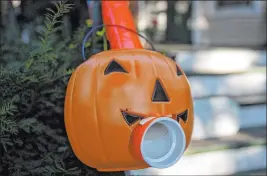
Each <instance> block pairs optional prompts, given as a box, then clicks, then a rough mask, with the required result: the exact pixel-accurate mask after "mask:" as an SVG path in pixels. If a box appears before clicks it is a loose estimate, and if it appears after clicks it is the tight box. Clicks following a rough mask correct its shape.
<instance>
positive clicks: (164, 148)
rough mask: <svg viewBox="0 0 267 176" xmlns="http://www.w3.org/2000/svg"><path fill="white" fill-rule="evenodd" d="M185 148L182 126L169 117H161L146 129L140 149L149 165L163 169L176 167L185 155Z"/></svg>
mask: <svg viewBox="0 0 267 176" xmlns="http://www.w3.org/2000/svg"><path fill="white" fill-rule="evenodd" d="M185 146H186V138H185V134H184V131H183V129H182V127H181V125H180V124H179V123H178V122H177V121H175V120H173V119H171V118H169V117H160V118H156V119H155V120H153V121H152V122H151V123H150V124H149V125H148V127H147V128H146V130H145V132H144V134H143V136H142V140H141V146H140V148H141V154H142V157H143V158H144V160H145V162H146V163H147V164H148V165H150V166H151V167H154V168H161V169H162V168H167V167H170V166H172V165H174V164H175V163H176V162H177V161H178V160H179V159H180V158H181V156H182V155H183V153H184V150H185Z"/></svg>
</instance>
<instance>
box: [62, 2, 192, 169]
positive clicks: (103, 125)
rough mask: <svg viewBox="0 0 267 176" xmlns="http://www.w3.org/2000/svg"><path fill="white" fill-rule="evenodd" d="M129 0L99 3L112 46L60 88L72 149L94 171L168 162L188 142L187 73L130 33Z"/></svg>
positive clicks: (174, 159)
mask: <svg viewBox="0 0 267 176" xmlns="http://www.w3.org/2000/svg"><path fill="white" fill-rule="evenodd" d="M128 5H129V3H128V1H102V13H103V14H102V16H103V22H104V24H106V25H107V27H106V32H107V38H108V40H109V42H110V46H111V50H108V51H103V52H101V53H98V54H95V55H93V56H92V57H90V58H89V59H88V60H86V61H85V62H84V63H82V64H81V65H80V66H79V67H78V68H76V70H75V71H74V72H73V74H72V76H71V78H70V80H69V83H68V87H67V92H66V98H65V125H66V130H67V135H68V138H69V141H70V144H71V147H72V149H73V151H74V153H75V155H76V156H77V157H78V158H79V159H80V160H81V161H82V162H83V163H84V164H86V165H88V166H90V167H93V168H96V169H97V170H99V171H125V170H135V169H143V168H147V167H156V168H166V167H170V166H171V165H173V164H175V163H176V162H177V161H178V160H179V159H180V157H181V156H182V155H183V153H184V151H185V150H186V148H187V147H188V145H189V143H190V141H191V135H192V130H193V119H194V117H193V114H194V112H193V101H192V96H191V92H190V86H189V83H188V80H187V77H186V75H185V74H184V72H183V70H182V69H181V68H180V66H179V65H177V64H176V63H175V62H174V61H173V60H171V59H170V58H168V57H166V56H164V55H162V54H160V53H158V52H155V51H149V50H145V49H143V47H142V45H141V43H140V41H139V37H138V35H136V34H135V33H134V32H132V31H135V32H136V29H135V26H134V21H133V17H132V15H131V13H130V10H129V7H128ZM122 14H123V15H122ZM112 25H114V26H112ZM115 25H119V26H122V27H125V28H128V29H130V30H126V29H124V28H119V27H116V26H115Z"/></svg>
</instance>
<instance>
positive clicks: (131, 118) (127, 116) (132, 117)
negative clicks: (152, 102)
mask: <svg viewBox="0 0 267 176" xmlns="http://www.w3.org/2000/svg"><path fill="white" fill-rule="evenodd" d="M121 113H122V116H123V117H124V119H125V121H126V122H127V124H128V125H129V126H130V125H132V124H134V123H135V122H137V121H138V120H139V119H142V117H140V116H137V115H133V114H128V113H127V112H125V111H122V112H121Z"/></svg>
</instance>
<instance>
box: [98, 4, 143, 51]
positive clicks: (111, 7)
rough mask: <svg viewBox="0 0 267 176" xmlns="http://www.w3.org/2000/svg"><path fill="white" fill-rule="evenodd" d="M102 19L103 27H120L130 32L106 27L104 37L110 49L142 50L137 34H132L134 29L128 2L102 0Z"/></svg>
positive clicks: (119, 28)
mask: <svg viewBox="0 0 267 176" xmlns="http://www.w3.org/2000/svg"><path fill="white" fill-rule="evenodd" d="M102 18H103V23H104V24H105V25H120V26H123V27H126V28H128V29H130V30H132V31H129V30H127V29H124V28H121V27H116V26H106V35H107V39H108V40H109V43H110V47H111V49H134V48H143V47H142V45H141V42H140V40H139V36H138V34H137V33H134V32H136V28H135V24H134V20H133V16H132V13H131V11H130V8H129V1H112V0H109V1H107V0H102ZM133 31H134V32H133Z"/></svg>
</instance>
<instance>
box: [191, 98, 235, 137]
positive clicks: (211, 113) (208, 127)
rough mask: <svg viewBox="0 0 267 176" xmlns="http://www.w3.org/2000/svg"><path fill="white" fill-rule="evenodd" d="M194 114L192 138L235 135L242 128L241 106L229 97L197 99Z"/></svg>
mask: <svg viewBox="0 0 267 176" xmlns="http://www.w3.org/2000/svg"><path fill="white" fill-rule="evenodd" d="M194 114H195V120H194V130H193V136H192V139H198V140H200V139H206V138H211V137H222V136H229V135H235V134H236V133H237V132H238V131H239V129H240V123H239V117H240V107H239V105H238V104H237V102H235V101H234V100H232V99H230V98H228V97H210V98H203V99H195V100H194Z"/></svg>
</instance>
